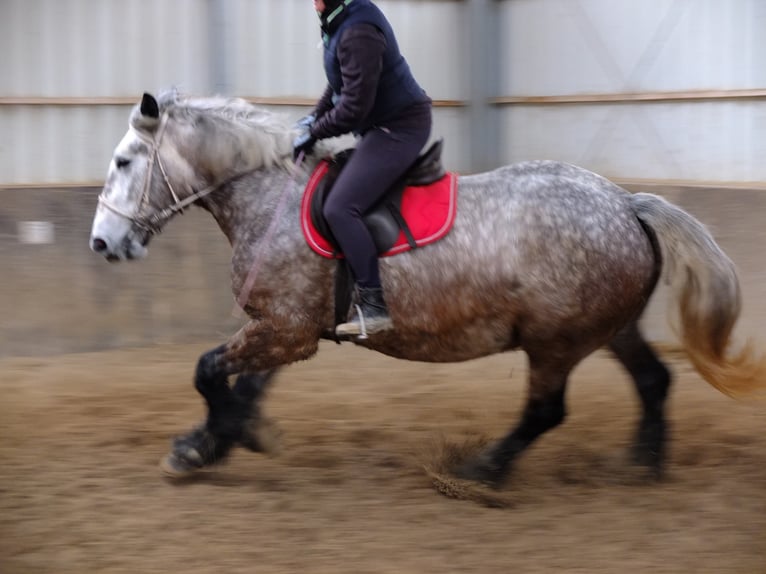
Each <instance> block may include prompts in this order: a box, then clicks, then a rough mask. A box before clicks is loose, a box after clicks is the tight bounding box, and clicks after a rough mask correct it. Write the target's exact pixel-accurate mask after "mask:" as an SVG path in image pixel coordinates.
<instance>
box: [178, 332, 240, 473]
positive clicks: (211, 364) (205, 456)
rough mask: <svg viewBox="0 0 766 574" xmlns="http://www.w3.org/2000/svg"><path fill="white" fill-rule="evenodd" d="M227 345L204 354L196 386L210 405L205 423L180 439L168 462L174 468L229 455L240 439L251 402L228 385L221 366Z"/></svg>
mask: <svg viewBox="0 0 766 574" xmlns="http://www.w3.org/2000/svg"><path fill="white" fill-rule="evenodd" d="M223 349H224V347H223V346H221V347H217V348H216V349H213V350H212V351H209V352H207V353H205V354H204V355H202V357H200V359H199V361H198V362H197V370H196V372H195V375H194V386H195V388H196V389H197V391H198V392H199V393H200V394H201V395H202V396H203V397H204V399H205V401H206V402H207V406H208V416H207V420H206V421H205V423H204V424H203V425H201V426H198V427H197V428H195V429H194V430H192V431H191V432H190V433H188V434H186V435H184V436H181V437H179V438H177V439H176V440H175V441H174V443H173V452H172V454H171V455H170V457H169V458H168V459H167V464H168V466H169V467H170V468H172V469H173V471H177V472H186V471H189V470H192V469H195V468H200V467H203V466H206V465H209V464H213V463H215V462H217V461H220V460H221V459H223V458H225V457H226V455H227V454H228V453H229V451H230V450H231V447H232V446H233V445H234V442H235V441H236V440H237V439H239V436H240V432H241V431H240V429H241V427H242V421H243V420H244V419H245V417H246V416H247V412H248V403H247V402H246V401H245V400H244V399H243V398H240V397H239V396H238V395H236V394H235V393H234V392H233V391H232V390H231V389H230V388H229V384H228V375H227V373H226V372H225V371H223V370H222V369H221V368H220V367H219V366H218V359H219V357H220V356H221V354H222V353H223Z"/></svg>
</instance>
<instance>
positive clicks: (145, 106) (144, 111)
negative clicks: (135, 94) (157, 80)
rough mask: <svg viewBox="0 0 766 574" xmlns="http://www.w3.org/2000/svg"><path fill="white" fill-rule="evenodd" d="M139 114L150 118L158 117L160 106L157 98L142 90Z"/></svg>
mask: <svg viewBox="0 0 766 574" xmlns="http://www.w3.org/2000/svg"><path fill="white" fill-rule="evenodd" d="M141 115H142V116H148V117H150V118H159V117H160V106H159V104H158V103H157V99H156V98H155V97H154V96H153V95H151V94H149V93H146V92H144V97H143V98H141Z"/></svg>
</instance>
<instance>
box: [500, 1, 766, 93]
mask: <svg viewBox="0 0 766 574" xmlns="http://www.w3.org/2000/svg"><path fill="white" fill-rule="evenodd" d="M499 17H500V18H501V21H502V25H503V29H504V30H505V31H506V33H505V34H503V36H502V38H503V42H502V46H501V48H500V49H501V50H502V53H503V55H504V58H505V65H504V67H503V70H502V84H501V90H502V95H506V96H510V95H532V94H535V95H554V94H574V93H614V92H628V91H675V90H694V89H711V88H718V89H723V88H727V89H733V88H762V87H764V86H765V85H766V65H764V57H766V51H765V50H766V38H764V34H763V30H764V29H766V2H763V1H762V0H653V1H652V2H636V1H635V0H505V1H504V2H501V3H500V13H499Z"/></svg>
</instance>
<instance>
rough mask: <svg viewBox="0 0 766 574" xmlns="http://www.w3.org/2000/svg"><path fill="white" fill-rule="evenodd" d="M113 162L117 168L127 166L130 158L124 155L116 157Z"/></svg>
mask: <svg viewBox="0 0 766 574" xmlns="http://www.w3.org/2000/svg"><path fill="white" fill-rule="evenodd" d="M114 163H115V165H116V166H117V169H122V168H123V167H128V166H129V165H130V160H129V159H128V158H125V157H118V158H117V159H115V160H114Z"/></svg>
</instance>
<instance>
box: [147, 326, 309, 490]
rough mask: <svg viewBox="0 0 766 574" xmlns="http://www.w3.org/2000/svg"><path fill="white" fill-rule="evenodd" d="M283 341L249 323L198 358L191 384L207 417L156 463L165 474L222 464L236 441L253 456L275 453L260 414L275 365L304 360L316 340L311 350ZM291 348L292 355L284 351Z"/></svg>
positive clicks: (272, 433) (268, 426)
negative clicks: (232, 377)
mask: <svg viewBox="0 0 766 574" xmlns="http://www.w3.org/2000/svg"><path fill="white" fill-rule="evenodd" d="M282 339H286V337H284V336H283V337H280V336H277V335H276V334H275V333H274V331H273V330H272V329H268V330H265V329H263V328H262V327H260V325H258V324H256V323H252V322H251V323H249V324H248V325H246V326H245V327H244V328H243V329H242V330H241V331H240V332H239V333H237V335H235V336H234V337H232V339H230V340H229V342H228V343H226V344H225V345H221V346H219V347H216V348H215V349H213V350H211V351H208V352H207V353H205V354H203V355H202V356H201V357H200V359H199V361H198V363H197V369H196V372H195V376H194V386H195V388H196V389H197V391H198V392H199V393H200V394H201V395H202V397H203V398H204V399H205V402H206V403H207V406H208V416H207V419H206V420H205V421H204V422H203V423H202V424H200V425H198V426H197V427H196V428H194V429H193V430H192V431H191V432H189V433H188V434H186V435H183V436H181V437H178V438H177V439H175V441H174V442H173V449H172V451H171V452H170V454H168V455H167V456H166V457H165V458H164V459H163V460H162V462H161V465H160V466H161V468H162V469H163V471H164V472H165V473H166V474H168V475H170V476H173V477H181V476H186V475H188V474H190V473H192V472H194V471H195V470H198V469H200V468H202V467H205V466H209V465H212V464H215V463H217V462H220V461H222V460H223V459H224V458H225V457H226V455H227V454H228V453H229V452H230V450H231V448H232V447H233V446H234V445H235V444H237V443H239V444H241V445H242V446H244V447H245V448H248V449H250V450H252V451H256V452H273V451H275V450H276V448H277V435H278V433H277V432H276V429H275V427H274V425H273V424H272V423H271V422H270V421H269V420H268V419H265V418H264V417H263V416H262V414H261V399H262V398H263V396H264V394H265V391H266V389H267V388H268V386H269V384H270V383H271V381H272V379H273V377H274V375H275V373H276V371H277V366H278V365H281V364H287V363H290V362H292V361H294V360H298V359H304V358H308V357H309V356H311V355H312V354H314V352H316V348H317V343H316V342H315V343H314V345H313V351H310V349H311V347H312V346H311V345H306V344H303V345H296V344H295V343H297V341H296V337H294V336H293V337H289V339H290V340H289V341H287V340H282ZM288 343H293V344H292V345H289V344H288ZM289 348H291V349H293V351H292V352H288V351H287V349H289ZM259 351H260V352H259ZM235 373H239V376H238V377H237V380H236V382H235V383H234V386H233V388H232V387H230V386H229V376H230V375H232V374H235Z"/></svg>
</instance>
